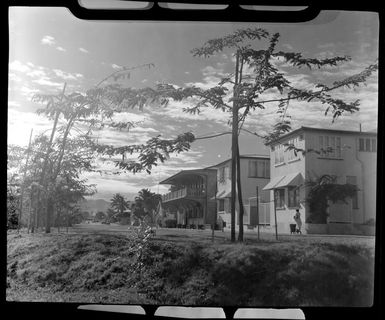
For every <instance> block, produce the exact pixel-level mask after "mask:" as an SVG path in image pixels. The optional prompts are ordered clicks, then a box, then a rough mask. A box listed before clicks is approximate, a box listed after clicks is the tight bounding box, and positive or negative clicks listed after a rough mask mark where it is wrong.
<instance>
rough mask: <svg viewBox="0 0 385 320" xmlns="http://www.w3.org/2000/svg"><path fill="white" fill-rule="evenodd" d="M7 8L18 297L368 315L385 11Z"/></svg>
mask: <svg viewBox="0 0 385 320" xmlns="http://www.w3.org/2000/svg"><path fill="white" fill-rule="evenodd" d="M81 2H82V3H83V4H84V5H86V4H87V3H88V4H90V3H91V7H92V6H94V7H97V6H98V5H99V6H101V7H103V4H104V3H105V1H102V0H97V1H81ZM111 2H113V3H114V4H116V5H123V4H126V5H129V4H130V3H131V1H111ZM134 2H135V1H134ZM131 5H134V4H132V3H131ZM136 5H143V3H139V4H138V3H136ZM175 6H176V9H177V8H178V7H177V5H176V4H175ZM249 9H250V10H252V8H249ZM8 15H9V62H8V119H7V228H6V229H7V230H6V232H7V237H6V239H7V240H6V241H7V242H6V246H7V259H6V260H7V261H6V264H7V273H6V300H7V301H9V302H66V303H81V304H108V305H114V304H119V305H159V306H162V305H163V306H164V305H168V306H203V307H222V306H235V307H237V306H239V307H255V308H258V307H266V306H268V307H272V308H274V307H277V308H284V307H371V306H372V305H373V301H374V287H375V272H374V270H375V258H376V257H375V249H376V248H375V242H376V220H377V219H376V218H377V149H379V148H380V146H379V145H378V144H377V140H378V136H377V134H378V96H379V93H378V59H379V25H380V22H379V14H378V13H377V12H371V11H359V10H356V11H354V10H346V11H345V10H321V11H320V13H319V14H318V15H317V16H316V17H315V18H313V19H311V20H309V21H304V22H294V23H291V22H230V21H228V22H225V21H223V22H221V21H139V20H138V21H125V20H108V19H107V20H92V19H80V18H78V17H76V16H75V15H74V14H73V13H72V12H71V11H70V10H69V9H68V8H65V7H49V6H47V7H27V6H14V7H12V6H11V7H9V12H8Z"/></svg>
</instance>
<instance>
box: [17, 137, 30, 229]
mask: <svg viewBox="0 0 385 320" xmlns="http://www.w3.org/2000/svg"><path fill="white" fill-rule="evenodd" d="M32 132H33V129H31V134H30V135H29V143H28V149H27V159H26V160H25V166H24V173H23V183H22V185H21V192H20V208H19V216H18V218H17V232H19V230H20V224H21V216H22V214H23V199H24V182H25V176H26V175H27V168H28V161H29V153H30V149H31V140H32Z"/></svg>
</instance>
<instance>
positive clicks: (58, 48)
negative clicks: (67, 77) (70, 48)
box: [56, 46, 67, 52]
mask: <svg viewBox="0 0 385 320" xmlns="http://www.w3.org/2000/svg"><path fill="white" fill-rule="evenodd" d="M56 49H57V50H59V51H62V52H65V51H67V50H66V49H64V48H63V47H60V46H59V47H56Z"/></svg>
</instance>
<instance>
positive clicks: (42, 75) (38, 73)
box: [27, 69, 47, 78]
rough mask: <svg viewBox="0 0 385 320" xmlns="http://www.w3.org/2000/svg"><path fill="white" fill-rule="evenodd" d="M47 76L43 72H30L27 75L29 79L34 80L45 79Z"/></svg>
mask: <svg viewBox="0 0 385 320" xmlns="http://www.w3.org/2000/svg"><path fill="white" fill-rule="evenodd" d="M46 75H47V74H46V73H45V71H43V70H39V69H37V70H32V71H31V72H28V73H27V76H29V77H31V78H36V77H45V76H46Z"/></svg>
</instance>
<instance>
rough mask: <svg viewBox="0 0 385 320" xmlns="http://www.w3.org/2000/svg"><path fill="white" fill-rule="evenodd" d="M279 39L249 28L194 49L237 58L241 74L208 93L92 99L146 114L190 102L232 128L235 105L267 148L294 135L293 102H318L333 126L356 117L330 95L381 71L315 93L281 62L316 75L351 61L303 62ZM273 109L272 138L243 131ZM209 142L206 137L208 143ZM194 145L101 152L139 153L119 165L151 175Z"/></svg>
mask: <svg viewBox="0 0 385 320" xmlns="http://www.w3.org/2000/svg"><path fill="white" fill-rule="evenodd" d="M279 38H280V35H279V33H274V34H270V33H269V32H268V31H266V30H264V29H261V28H254V29H252V28H248V29H242V30H236V31H235V32H234V33H233V34H230V35H227V36H224V37H222V38H218V39H212V40H209V41H207V42H206V43H204V45H203V46H202V47H200V48H195V49H193V50H192V51H191V53H192V54H193V56H195V57H204V58H210V57H212V56H215V55H217V54H219V53H221V52H227V50H228V51H230V52H231V53H232V54H233V56H234V57H235V56H237V57H239V72H238V74H235V73H232V74H227V75H222V77H221V79H220V80H219V81H218V84H217V85H215V86H213V87H211V88H208V89H203V88H200V87H197V86H194V85H189V86H185V87H178V86H176V85H173V84H170V83H159V84H157V85H155V86H154V87H146V88H140V89H135V88H123V87H121V86H119V85H117V84H113V85H108V86H105V87H103V88H95V89H93V91H92V96H97V97H98V98H99V99H101V100H103V101H104V103H105V104H106V105H108V106H110V108H115V109H116V110H119V111H122V110H127V109H130V108H138V109H139V110H143V108H145V107H151V106H154V105H159V106H163V107H165V106H167V105H168V104H169V103H170V102H171V101H186V102H188V104H189V106H188V107H184V108H183V109H182V111H183V112H186V113H191V114H199V113H201V112H202V111H203V110H204V109H205V108H214V109H216V110H218V111H222V112H225V113H228V114H229V125H232V123H231V121H230V116H231V112H232V109H233V104H234V103H236V106H237V109H238V110H239V111H240V112H241V113H240V117H239V122H238V132H240V131H241V130H244V131H246V132H249V133H251V134H254V135H256V136H258V137H262V138H264V140H265V142H266V143H269V142H272V141H274V140H276V139H277V138H279V137H280V136H281V135H282V134H285V133H287V132H289V131H290V130H291V118H290V116H289V115H288V114H287V110H288V108H289V102H290V101H305V102H319V103H320V104H321V105H323V106H324V107H325V109H324V115H325V116H326V115H329V114H331V116H332V121H333V122H334V121H335V120H336V119H337V118H338V117H340V116H341V115H343V114H344V113H346V112H348V113H354V112H356V111H358V110H359V105H360V101H359V100H357V99H356V100H353V101H345V100H343V99H340V98H336V97H333V96H332V92H333V91H335V90H336V89H339V88H348V89H349V88H353V87H357V86H360V85H362V84H365V82H366V81H367V79H368V78H369V77H370V76H371V75H372V74H373V73H374V72H376V71H377V70H378V64H377V62H376V63H374V64H371V65H369V66H368V67H367V68H365V69H364V70H363V71H361V72H359V73H357V74H356V75H353V76H349V77H347V78H344V79H341V80H339V81H335V82H333V84H332V85H328V84H325V83H315V84H314V85H313V89H303V88H298V87H296V86H295V85H293V84H292V83H291V81H290V80H289V79H288V78H287V76H286V74H285V72H282V71H280V70H279V69H278V68H279V67H278V66H279V63H278V62H279V61H280V60H283V61H284V62H285V65H286V66H290V67H292V68H302V67H306V68H308V69H311V70H312V69H316V70H318V69H322V68H324V67H328V68H337V67H338V66H339V65H340V64H342V63H345V62H348V61H350V60H351V57H349V56H335V57H330V58H325V59H317V58H307V57H304V56H303V54H302V53H298V52H284V51H282V50H277V45H278V43H279ZM257 42H258V44H257ZM256 47H258V49H256ZM263 47H264V48H263ZM261 48H262V49H261ZM266 93H269V94H271V93H274V94H276V98H274V99H266V95H265V94H266ZM271 108H274V109H273V110H275V112H276V114H277V122H276V123H275V124H274V125H273V127H272V128H271V130H270V132H268V133H267V134H265V135H262V134H261V133H260V132H258V131H259V130H258V129H256V130H255V132H253V130H247V129H243V125H244V123H245V120H246V119H247V117H248V115H249V114H251V113H253V112H256V111H257V110H264V109H270V110H271ZM211 137H212V136H207V138H211ZM194 139H196V137H194V135H193V134H192V133H191V132H189V133H184V134H181V135H179V136H178V137H177V138H175V139H170V140H163V139H161V138H160V136H158V137H155V138H153V139H150V140H148V141H147V142H146V143H144V144H141V145H131V146H126V147H118V148H115V147H113V146H104V147H103V146H101V147H98V150H99V151H100V152H101V153H105V154H109V155H116V154H121V155H123V154H125V153H126V152H128V153H129V154H132V153H133V152H136V153H139V157H138V161H134V160H132V161H125V160H124V161H118V162H117V165H118V166H119V167H120V168H122V169H126V170H129V171H132V172H139V171H142V170H146V171H147V172H151V168H152V167H153V166H154V165H156V163H157V162H158V161H160V162H163V161H165V160H166V159H167V158H168V156H169V155H170V153H172V152H177V153H178V152H182V151H187V150H189V149H190V144H191V143H192V142H193V141H194ZM200 139H204V137H201V138H200Z"/></svg>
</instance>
